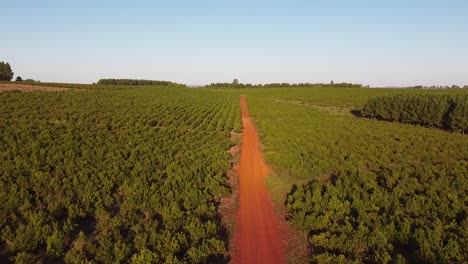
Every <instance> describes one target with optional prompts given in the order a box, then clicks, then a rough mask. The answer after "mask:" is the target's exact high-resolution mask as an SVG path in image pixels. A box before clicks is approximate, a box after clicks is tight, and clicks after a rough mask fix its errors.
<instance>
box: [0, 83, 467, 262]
mask: <svg viewBox="0 0 468 264" xmlns="http://www.w3.org/2000/svg"><path fill="white" fill-rule="evenodd" d="M104 82H109V80H105V81H104ZM122 82H127V80H123V81H122ZM110 83H111V84H113V85H105V84H97V85H75V84H54V83H34V84H33V85H36V86H44V87H59V88H60V87H64V88H71V89H70V90H66V91H62V92H45V91H33V92H31V93H22V92H15V91H8V92H1V93H0V168H1V170H0V199H1V201H2V203H3V204H2V206H1V207H0V214H1V215H0V221H1V222H0V235H1V244H0V245H1V247H0V250H1V251H0V256H1V259H0V260H1V261H0V262H2V263H3V262H17V263H30V262H41V261H42V262H44V263H49V262H66V263H86V262H88V263H164V262H167V263H207V262H208V263H213V262H215V263H225V262H228V261H230V260H231V259H232V258H233V256H232V255H231V254H230V253H231V251H230V250H231V248H230V247H231V246H232V244H231V243H230V242H229V241H230V240H231V239H232V238H233V237H234V236H235V234H233V233H232V231H234V232H235V230H231V229H229V228H228V227H227V226H226V224H225V223H223V221H222V216H221V214H220V201H221V199H222V198H223V197H228V196H231V195H232V188H231V186H230V185H229V182H228V179H227V176H226V172H227V171H229V170H230V169H231V167H232V166H233V165H234V164H232V163H230V160H231V161H232V158H231V157H230V156H229V153H228V150H229V149H230V148H231V147H232V146H233V144H234V142H232V141H231V139H230V137H231V133H230V132H232V131H235V132H240V131H241V109H240V107H239V100H240V97H241V95H244V96H245V97H244V98H245V100H246V103H247V105H248V111H247V110H246V107H247V106H246V105H245V101H244V109H243V111H247V114H246V117H248V119H249V121H248V122H251V121H250V119H251V120H252V122H253V123H252V124H253V126H250V123H249V126H248V127H249V129H252V127H255V128H256V129H257V130H258V133H259V137H260V140H261V143H260V146H257V144H258V142H257V141H256V136H257V135H256V132H252V130H250V131H251V132H250V137H249V140H253V141H255V142H256V143H255V145H254V147H255V148H257V149H260V150H261V151H263V154H261V153H258V150H253V152H252V153H253V154H252V155H253V156H254V157H255V161H253V162H252V163H255V162H256V160H257V159H258V160H259V161H258V162H260V163H262V162H263V161H262V159H263V157H264V159H265V162H266V165H267V166H269V167H271V171H270V173H269V175H268V177H266V183H267V187H268V191H269V196H268V194H265V193H262V194H261V195H262V199H266V198H263V197H271V199H272V200H273V206H274V207H275V208H276V211H277V213H278V216H277V217H279V218H281V217H283V214H284V219H285V220H286V223H288V224H289V225H290V226H291V228H293V229H294V230H296V231H297V232H299V233H300V234H302V235H304V237H306V241H305V242H304V243H305V244H306V245H305V247H306V248H308V252H306V254H307V255H306V256H305V259H300V262H307V261H308V262H310V263H415V262H420V263H463V262H466V261H468V259H467V256H468V252H467V251H466V247H465V246H464V245H466V244H468V205H467V204H468V201H467V198H466V197H467V196H466V194H467V193H468V187H467V186H468V137H467V136H466V135H463V134H461V133H460V131H461V130H460V129H459V127H460V125H458V124H463V122H464V121H466V119H465V118H464V116H463V114H462V115H460V118H458V117H457V118H458V119H456V120H458V121H457V122H458V123H456V124H457V125H456V126H454V128H457V129H454V130H453V131H452V130H451V131H445V130H442V129H441V128H442V127H438V126H436V125H433V124H432V123H431V124H429V125H426V126H427V127H424V126H420V125H419V124H418V123H417V122H413V123H411V122H410V124H408V123H404V122H402V123H400V122H388V121H399V119H398V118H396V119H395V120H393V119H392V120H387V119H384V120H379V119H376V118H372V117H371V116H369V117H371V118H365V117H361V116H360V113H363V108H365V106H366V104H368V103H369V100H373V99H374V98H400V97H401V98H413V97H414V96H423V97H424V98H426V97H427V98H433V97H437V98H439V96H445V97H444V98H446V96H449V97H450V96H454V98H457V99H456V100H458V101H456V102H461V103H466V102H465V101H463V100H466V98H467V97H466V96H467V94H468V93H467V91H466V90H463V89H448V90H447V89H445V90H420V89H368V88H360V87H354V86H349V87H346V88H339V85H334V86H333V87H331V86H330V87H327V86H313V87H277V86H274V87H275V88H272V87H268V86H265V87H263V88H246V89H239V88H238V87H237V88H235V89H232V87H230V88H225V87H224V88H223V87H222V85H218V86H219V87H218V86H217V85H212V86H210V87H209V88H197V89H189V88H186V87H183V86H181V85H177V84H173V83H169V82H168V83H167V85H164V86H153V85H151V83H149V84H148V86H145V87H134V86H127V85H121V84H122V83H115V82H114V81H110ZM132 84H133V82H131V81H129V82H128V85H132ZM60 90H61V89H60ZM461 103H460V104H461ZM444 105H445V104H444ZM379 109H382V108H379ZM400 109H403V110H404V109H405V108H400ZM367 111H369V112H370V110H369V109H368V110H367ZM385 111H387V110H385ZM364 112H365V111H364ZM457 113H458V112H457ZM447 120H449V119H447ZM450 120H452V119H450ZM453 120H455V119H453ZM400 121H401V120H400ZM434 124H435V123H434ZM245 127H246V126H245V124H244V128H245ZM252 135H253V136H252ZM245 136H247V135H245ZM246 144H247V140H246ZM248 157H249V156H244V158H242V155H241V160H242V159H247V161H244V164H245V163H247V162H250V161H252V160H254V159H253V158H248ZM241 162H242V161H241ZM255 165H256V164H253V165H252V166H255ZM262 166H263V167H264V166H265V164H263V163H262ZM263 170H264V169H262V170H261V171H263ZM265 170H266V169H265ZM242 171H243V169H242V164H241V173H242ZM247 173H249V172H247ZM256 174H259V175H260V176H259V177H262V175H261V174H262V173H261V172H259V171H257V173H256ZM244 175H245V174H244ZM262 181H263V178H260V180H259V179H252V182H255V184H257V185H262ZM246 182H247V181H246ZM244 183H245V182H244ZM242 184H243V183H242V182H241V184H240V185H241V187H242ZM244 186H245V184H244ZM249 187H252V186H249ZM252 190H255V189H254V188H252ZM240 193H241V195H242V192H240ZM242 200H243V198H242V197H241V198H240V201H242ZM262 201H263V200H262ZM241 207H242V206H241ZM248 210H251V212H255V213H257V212H258V211H259V210H256V208H254V207H248ZM248 210H246V211H248ZM244 216H245V214H244ZM247 220H250V219H248V216H247ZM272 228H273V227H272ZM272 228H267V229H270V230H271V229H272ZM245 230H250V229H245ZM253 230H254V231H256V232H258V230H260V228H254V229H253ZM252 232H253V231H252ZM247 235H252V234H247ZM239 241H243V240H242V239H239ZM257 243H261V241H260V240H259V241H254V242H253V243H252V245H254V246H255V245H256V244H257ZM258 247H259V248H260V245H258ZM250 249H251V248H249V250H250ZM262 249H263V250H265V248H262ZM266 249H267V248H266ZM288 250H289V251H290V252H286V253H285V254H286V261H289V262H295V261H296V262H298V259H297V258H294V256H292V255H294V254H293V253H291V250H292V249H291V247H286V251H288ZM251 251H253V252H254V251H256V250H251ZM278 251H280V250H278ZM266 252H267V251H266ZM274 253H277V252H274ZM267 254H268V252H267ZM241 255H242V253H241ZM244 257H245V255H244V256H243V257H242V258H244ZM246 259H248V258H246ZM272 259H276V260H277V261H279V260H280V259H281V256H280V257H274V258H272Z"/></svg>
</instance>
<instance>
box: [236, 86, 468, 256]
mask: <svg viewBox="0 0 468 264" xmlns="http://www.w3.org/2000/svg"><path fill="white" fill-rule="evenodd" d="M242 92H244V93H245V94H247V95H248V97H247V98H248V103H249V106H250V112H251V114H252V115H254V116H255V120H256V123H257V125H258V127H259V130H260V134H261V138H262V140H263V143H264V151H265V157H266V160H267V162H268V163H269V164H270V165H271V166H272V167H273V171H274V172H275V174H276V176H274V177H270V179H269V184H270V189H271V190H272V192H273V193H274V194H275V195H274V196H275V198H274V199H276V201H277V203H284V204H285V206H286V210H287V219H288V221H289V222H290V224H292V226H294V227H296V228H297V229H299V230H302V231H303V232H305V233H306V234H307V236H308V243H309V246H310V261H311V262H312V263H462V262H464V261H468V251H467V250H466V246H465V245H466V244H468V219H467V212H468V200H467V193H468V137H466V135H462V134H454V133H449V132H446V131H441V130H437V129H435V128H424V127H420V126H416V125H409V124H400V123H390V122H384V121H378V120H371V119H364V118H359V117H356V116H354V115H353V114H352V113H351V111H353V110H358V109H361V108H362V107H363V105H364V104H365V102H366V101H367V99H368V98H371V97H374V96H381V95H388V94H396V93H399V94H400V93H405V94H428V93H429V94H435V95H437V94H441V93H442V91H434V90H431V91H427V90H417V89H412V90H401V89H330V88H328V89H327V88H323V89H310V90H309V89H265V90H262V89H257V90H249V91H247V90H246V91H242ZM445 92H446V93H447V92H448V93H453V94H465V95H466V94H467V92H468V91H466V90H449V91H445ZM465 98H466V97H465Z"/></svg>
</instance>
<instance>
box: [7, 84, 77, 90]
mask: <svg viewBox="0 0 468 264" xmlns="http://www.w3.org/2000/svg"><path fill="white" fill-rule="evenodd" d="M68 90H70V89H67V88H59V87H47V86H34V85H25V84H0V92H3V91H22V92H32V91H53V92H60V91H68Z"/></svg>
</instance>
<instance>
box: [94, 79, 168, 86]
mask: <svg viewBox="0 0 468 264" xmlns="http://www.w3.org/2000/svg"><path fill="white" fill-rule="evenodd" d="M97 84H104V85H130V86H146V85H166V86H167V85H170V84H175V83H173V82H169V81H158V80H136V79H100V80H99V81H98V83H97Z"/></svg>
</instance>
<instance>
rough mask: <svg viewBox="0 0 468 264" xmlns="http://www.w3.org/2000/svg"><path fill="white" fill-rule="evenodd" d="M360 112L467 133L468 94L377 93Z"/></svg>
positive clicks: (364, 114) (365, 115) (382, 118)
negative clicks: (383, 94) (380, 94)
mask: <svg viewBox="0 0 468 264" xmlns="http://www.w3.org/2000/svg"><path fill="white" fill-rule="evenodd" d="M361 115H362V116H363V117H367V118H377V119H380V120H386V121H392V122H401V123H410V124H418V125H422V126H426V127H436V128H442V129H449V130H452V131H458V132H462V133H464V131H465V130H467V129H468V95H456V94H450V95H449V94H431V95H424V94H412V95H409V94H397V95H387V96H381V97H375V98H370V99H369V100H368V101H367V102H366V104H365V105H364V107H363V108H362V110H361Z"/></svg>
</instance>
